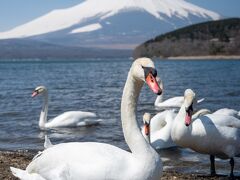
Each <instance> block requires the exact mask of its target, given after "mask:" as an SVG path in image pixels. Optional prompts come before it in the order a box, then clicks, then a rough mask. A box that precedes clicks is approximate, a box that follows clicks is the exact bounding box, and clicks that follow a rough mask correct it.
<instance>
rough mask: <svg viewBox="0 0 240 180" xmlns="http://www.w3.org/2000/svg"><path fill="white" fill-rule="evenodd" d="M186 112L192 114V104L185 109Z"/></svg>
mask: <svg viewBox="0 0 240 180" xmlns="http://www.w3.org/2000/svg"><path fill="white" fill-rule="evenodd" d="M186 112H188V113H190V112H193V103H192V104H191V105H190V106H189V107H188V108H186Z"/></svg>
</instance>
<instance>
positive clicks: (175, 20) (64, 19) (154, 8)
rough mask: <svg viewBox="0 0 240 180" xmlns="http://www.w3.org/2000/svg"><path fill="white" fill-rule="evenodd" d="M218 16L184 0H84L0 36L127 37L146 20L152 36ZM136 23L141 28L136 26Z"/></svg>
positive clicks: (218, 16) (47, 37) (136, 32)
mask: <svg viewBox="0 0 240 180" xmlns="http://www.w3.org/2000/svg"><path fill="white" fill-rule="evenodd" d="M124 13H125V14H127V13H128V14H129V15H130V14H131V16H132V17H133V16H135V17H134V18H135V20H134V21H133V20H132V21H133V22H131V23H130V22H128V21H129V20H128V18H126V17H127V16H126V15H125V16H124ZM120 18H122V19H120ZM124 18H126V19H124ZM220 18H221V17H220V15H219V14H217V13H215V12H212V11H209V10H206V9H203V8H201V7H198V6H196V5H193V4H191V3H188V2H186V1H184V0H121V1H120V0H101V1H99V0H86V1H83V2H82V3H80V4H78V5H76V6H73V7H70V8H66V9H59V10H53V11H51V12H49V13H47V14H45V15H43V16H41V17H39V18H37V19H34V20H32V21H30V22H28V23H26V24H23V25H20V26H18V27H15V28H13V29H11V30H9V31H6V32H0V39H10V38H26V37H30V38H37V39H39V38H40V39H44V40H48V39H49V38H50V39H52V38H54V39H55V38H58V37H59V38H60V39H62V38H63V36H65V37H67V36H73V35H74V36H75V37H74V38H76V35H77V34H78V35H79V39H81V38H82V36H83V34H84V33H85V34H86V33H90V32H91V33H94V32H95V33H96V32H97V33H98V35H99V36H100V38H103V37H106V33H108V34H107V37H106V38H107V39H109V35H110V34H109V33H111V36H113V37H114V32H113V31H115V35H117V37H118V36H119V34H122V36H124V37H128V38H129V36H134V32H135V34H140V33H143V34H142V35H141V36H145V35H144V31H143V30H144V25H145V24H146V26H149V25H150V22H152V24H151V25H152V29H153V33H152V35H153V36H154V35H156V34H159V33H161V30H163V31H166V30H167V29H168V30H172V29H174V28H177V27H182V26H184V25H188V24H191V23H195V21H196V22H200V21H206V20H217V19H220ZM130 19H131V18H130ZM142 19H147V20H148V21H150V22H144V21H142ZM157 22H158V23H157ZM125 23H126V24H130V25H131V24H136V25H135V27H136V29H134V27H132V29H128V28H129V27H124V26H126V24H125ZM164 23H165V25H164ZM120 25H121V26H120ZM156 26H157V27H156ZM138 27H141V29H140V30H139V29H137V28H138ZM166 27H167V28H166ZM111 28H112V29H111ZM171 28H172V29H171ZM145 29H148V28H145ZM120 31H121V32H120ZM147 33H148V34H147V35H146V36H147V37H142V38H140V39H139V38H137V37H135V39H139V41H142V40H146V39H148V38H150V37H149V36H150V35H151V33H150V32H149V30H148V32H147ZM88 38H91V36H89V37H88ZM92 38H94V39H96V38H97V37H96V35H93V36H92ZM81 41H82V39H81ZM82 42H85V41H82ZM133 43H138V42H136V41H135V42H133Z"/></svg>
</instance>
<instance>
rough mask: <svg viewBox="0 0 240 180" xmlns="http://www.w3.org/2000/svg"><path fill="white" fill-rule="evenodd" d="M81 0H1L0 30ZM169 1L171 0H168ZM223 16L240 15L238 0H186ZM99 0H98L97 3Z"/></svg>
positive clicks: (239, 2) (239, 1) (75, 3)
mask: <svg viewBox="0 0 240 180" xmlns="http://www.w3.org/2000/svg"><path fill="white" fill-rule="evenodd" d="M82 1H83V0H21V1H20V0H1V1H0V32H3V31H7V30H10V29H12V28H14V27H16V26H19V25H21V24H24V23H26V22H29V21H31V20H33V19H35V18H37V17H39V16H42V15H44V14H46V13H48V12H50V11H52V10H54V9H61V8H67V7H71V6H74V5H77V4H79V3H81V2H82ZM169 1H171V0H169ZM186 1H188V2H190V3H193V4H195V5H198V6H200V7H203V8H206V9H209V10H212V11H215V12H217V13H219V14H221V15H222V16H224V17H240V0H186ZM100 2H101V0H99V3H100Z"/></svg>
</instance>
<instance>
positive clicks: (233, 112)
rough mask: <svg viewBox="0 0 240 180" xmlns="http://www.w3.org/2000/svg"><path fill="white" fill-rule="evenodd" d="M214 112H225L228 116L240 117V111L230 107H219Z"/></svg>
mask: <svg viewBox="0 0 240 180" xmlns="http://www.w3.org/2000/svg"><path fill="white" fill-rule="evenodd" d="M213 114H223V115H227V116H234V117H236V118H239V117H240V111H236V110H235V109H229V108H222V109H218V110H217V111H215V112H214V113H213Z"/></svg>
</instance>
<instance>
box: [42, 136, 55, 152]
mask: <svg viewBox="0 0 240 180" xmlns="http://www.w3.org/2000/svg"><path fill="white" fill-rule="evenodd" d="M52 146H53V144H52V142H51V141H50V139H49V138H48V136H47V135H45V142H44V148H45V149H48V148H50V147H52Z"/></svg>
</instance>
